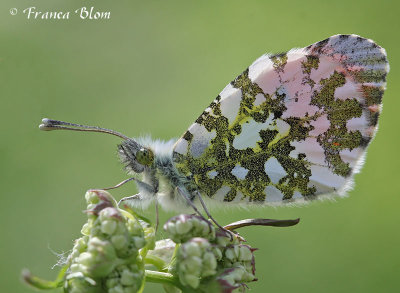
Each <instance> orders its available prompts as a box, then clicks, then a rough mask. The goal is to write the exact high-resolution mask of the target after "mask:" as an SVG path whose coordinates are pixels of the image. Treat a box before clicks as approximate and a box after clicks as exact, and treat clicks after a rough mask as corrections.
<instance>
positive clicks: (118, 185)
mask: <svg viewBox="0 0 400 293" xmlns="http://www.w3.org/2000/svg"><path fill="white" fill-rule="evenodd" d="M132 180H135V178H133V177H132V178H128V179H125V180H124V181H122V182H120V183H118V184H117V185H115V186H113V187H107V188H100V189H102V190H110V189H115V188H118V187H120V186H122V185H124V184H125V183H127V182H129V181H132Z"/></svg>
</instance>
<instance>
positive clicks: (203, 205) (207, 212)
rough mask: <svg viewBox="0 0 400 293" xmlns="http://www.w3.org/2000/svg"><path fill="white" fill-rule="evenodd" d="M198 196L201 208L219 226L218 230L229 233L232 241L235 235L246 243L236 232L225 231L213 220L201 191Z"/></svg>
mask: <svg viewBox="0 0 400 293" xmlns="http://www.w3.org/2000/svg"><path fill="white" fill-rule="evenodd" d="M196 195H197V197H198V198H199V201H200V204H201V206H202V207H203V209H204V211H205V212H206V214H207V216H208V218H210V219H211V221H213V222H214V224H215V225H217V226H218V228H220V229H221V230H223V231H225V232H227V233H228V234H229V235H230V237H231V240H233V235H232V234H235V235H236V236H237V237H239V238H240V239H242V240H243V241H244V239H243V238H242V237H241V236H239V234H237V233H235V232H232V231H230V230H228V229H225V228H224V227H222V226H221V225H220V224H219V223H218V222H217V221H216V220H215V219H214V218H213V216H211V213H210V212H209V211H208V209H207V206H206V204H205V202H204V200H203V197H202V196H201V194H200V192H199V191H196Z"/></svg>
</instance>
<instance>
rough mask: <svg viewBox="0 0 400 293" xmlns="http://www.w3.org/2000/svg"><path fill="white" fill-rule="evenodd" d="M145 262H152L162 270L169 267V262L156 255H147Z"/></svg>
mask: <svg viewBox="0 0 400 293" xmlns="http://www.w3.org/2000/svg"><path fill="white" fill-rule="evenodd" d="M144 262H145V263H146V264H152V265H153V266H155V267H156V268H157V269H158V270H160V271H165V270H166V267H167V264H166V263H165V261H164V260H163V259H161V258H159V257H157V256H155V255H149V254H148V255H146V257H145V259H144Z"/></svg>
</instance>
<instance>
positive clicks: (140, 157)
mask: <svg viewBox="0 0 400 293" xmlns="http://www.w3.org/2000/svg"><path fill="white" fill-rule="evenodd" d="M136 160H137V161H138V163H140V164H142V165H145V166H150V165H151V164H153V161H154V154H153V152H152V151H151V150H149V149H145V148H141V149H140V150H138V151H137V152H136Z"/></svg>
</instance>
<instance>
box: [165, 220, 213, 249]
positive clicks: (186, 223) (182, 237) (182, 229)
mask: <svg viewBox="0 0 400 293" xmlns="http://www.w3.org/2000/svg"><path fill="white" fill-rule="evenodd" d="M164 230H165V231H166V232H167V233H168V234H169V236H170V238H171V239H172V240H173V241H174V242H175V243H184V242H186V241H188V240H189V239H191V238H193V237H203V238H206V239H209V240H213V239H214V238H215V228H214V227H213V226H212V225H211V224H210V223H209V222H208V221H206V220H204V219H203V218H201V217H199V216H196V215H179V216H175V217H173V218H171V219H169V220H168V221H167V222H166V223H165V225H164Z"/></svg>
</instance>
